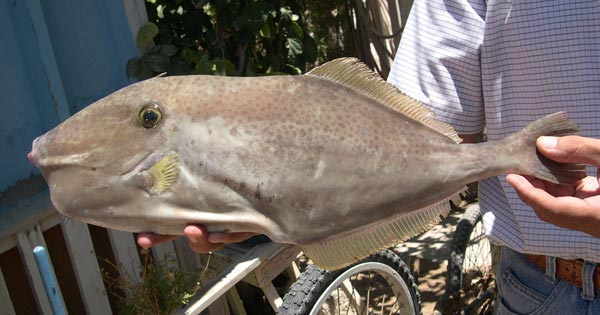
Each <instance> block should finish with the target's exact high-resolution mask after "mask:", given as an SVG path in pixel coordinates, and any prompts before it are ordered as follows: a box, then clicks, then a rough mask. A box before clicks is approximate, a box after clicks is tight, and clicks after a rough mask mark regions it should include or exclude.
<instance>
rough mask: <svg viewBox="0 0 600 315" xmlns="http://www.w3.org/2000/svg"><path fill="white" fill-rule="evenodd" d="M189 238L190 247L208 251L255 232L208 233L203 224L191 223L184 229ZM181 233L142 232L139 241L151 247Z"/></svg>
mask: <svg viewBox="0 0 600 315" xmlns="http://www.w3.org/2000/svg"><path fill="white" fill-rule="evenodd" d="M183 232H184V235H185V236H186V237H187V239H188V244H189V246H190V248H191V249H192V250H193V251H194V252H197V253H208V252H212V251H215V250H218V249H219V248H221V247H223V246H224V245H225V244H230V243H237V242H241V241H244V240H246V239H248V238H250V237H251V236H253V235H254V234H253V233H218V232H215V233H210V234H209V233H208V231H206V229H205V228H204V227H203V226H201V225H194V224H190V225H188V226H186V228H185V229H184V230H183ZM178 237H181V235H160V234H154V233H140V234H138V236H137V242H138V245H139V246H140V247H143V248H150V247H153V246H155V245H158V244H160V243H164V242H168V241H172V240H174V239H176V238H178Z"/></svg>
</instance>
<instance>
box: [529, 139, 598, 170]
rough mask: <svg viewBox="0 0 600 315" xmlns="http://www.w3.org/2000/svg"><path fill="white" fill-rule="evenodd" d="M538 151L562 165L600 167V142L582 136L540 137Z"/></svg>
mask: <svg viewBox="0 0 600 315" xmlns="http://www.w3.org/2000/svg"><path fill="white" fill-rule="evenodd" d="M537 148H538V150H539V151H540V152H541V153H542V154H543V155H545V156H546V157H548V158H550V159H551V160H554V161H557V162H561V163H585V164H592V165H595V166H600V140H598V139H593V138H585V137H580V136H566V137H539V138H538V139H537Z"/></svg>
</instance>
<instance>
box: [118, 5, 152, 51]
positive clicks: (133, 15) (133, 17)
mask: <svg viewBox="0 0 600 315" xmlns="http://www.w3.org/2000/svg"><path fill="white" fill-rule="evenodd" d="M145 2H146V1H145V0H123V5H124V6H125V13H126V14H127V20H128V22H129V30H130V31H131V37H132V39H133V42H134V43H135V42H136V39H137V34H138V31H139V30H140V28H141V27H142V26H143V25H144V24H146V23H148V14H147V13H146V5H145ZM136 47H137V45H136ZM138 53H140V48H139V47H138Z"/></svg>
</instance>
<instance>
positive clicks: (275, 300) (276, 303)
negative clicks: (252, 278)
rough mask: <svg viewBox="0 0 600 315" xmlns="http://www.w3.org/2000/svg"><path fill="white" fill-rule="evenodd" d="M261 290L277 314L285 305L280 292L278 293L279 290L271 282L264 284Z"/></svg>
mask: <svg viewBox="0 0 600 315" xmlns="http://www.w3.org/2000/svg"><path fill="white" fill-rule="evenodd" d="M260 288H261V289H262V291H263V293H264V294H265V297H266V298H267V301H269V304H271V307H272V308H273V310H274V311H275V312H277V310H278V309H279V307H280V306H281V304H283V299H282V298H281V296H279V292H277V289H276V288H275V286H274V285H273V283H271V282H269V283H267V284H263V285H262V286H261V287H260Z"/></svg>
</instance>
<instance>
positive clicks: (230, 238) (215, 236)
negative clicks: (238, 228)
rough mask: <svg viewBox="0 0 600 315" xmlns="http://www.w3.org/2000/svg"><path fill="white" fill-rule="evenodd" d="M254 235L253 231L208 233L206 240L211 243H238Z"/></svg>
mask: <svg viewBox="0 0 600 315" xmlns="http://www.w3.org/2000/svg"><path fill="white" fill-rule="evenodd" d="M254 235H256V234H255V233H249V232H239V233H218V232H214V233H210V234H209V235H208V241H209V242H211V243H225V244H229V243H238V242H242V241H245V240H247V239H249V238H250V237H252V236H254Z"/></svg>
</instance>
